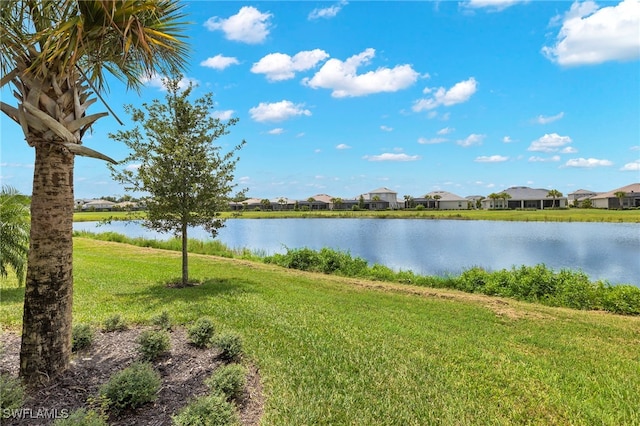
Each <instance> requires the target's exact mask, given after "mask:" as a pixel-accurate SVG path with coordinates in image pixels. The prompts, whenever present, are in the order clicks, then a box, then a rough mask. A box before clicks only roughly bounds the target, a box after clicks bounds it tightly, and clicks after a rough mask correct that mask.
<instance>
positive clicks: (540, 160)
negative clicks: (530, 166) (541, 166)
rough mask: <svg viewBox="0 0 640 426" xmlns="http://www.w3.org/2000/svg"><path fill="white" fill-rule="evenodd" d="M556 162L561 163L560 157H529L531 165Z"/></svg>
mask: <svg viewBox="0 0 640 426" xmlns="http://www.w3.org/2000/svg"><path fill="white" fill-rule="evenodd" d="M554 161H560V156H559V155H553V156H551V157H547V158H544V157H529V162H530V163H547V162H554Z"/></svg>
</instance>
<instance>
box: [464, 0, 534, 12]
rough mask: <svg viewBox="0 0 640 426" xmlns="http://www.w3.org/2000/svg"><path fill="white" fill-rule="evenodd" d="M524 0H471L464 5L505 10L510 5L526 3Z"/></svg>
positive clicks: (474, 7)
mask: <svg viewBox="0 0 640 426" xmlns="http://www.w3.org/2000/svg"><path fill="white" fill-rule="evenodd" d="M525 2H526V0H525V1H523V0H469V1H467V2H465V3H464V6H466V7H469V8H472V9H481V8H487V9H491V10H496V11H500V10H504V9H506V8H508V7H511V6H513V5H514V4H518V3H525Z"/></svg>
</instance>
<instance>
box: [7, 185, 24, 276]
mask: <svg viewBox="0 0 640 426" xmlns="http://www.w3.org/2000/svg"><path fill="white" fill-rule="evenodd" d="M28 252H29V206H28V204H27V202H26V200H25V199H24V196H21V195H20V193H19V192H18V191H17V190H16V189H15V188H12V187H10V186H6V185H4V186H3V187H2V191H1V192H0V275H1V276H3V277H5V278H6V277H7V276H8V275H9V268H11V269H13V271H14V272H15V273H16V276H17V278H18V284H19V285H22V284H23V283H24V273H25V270H26V266H27V253H28Z"/></svg>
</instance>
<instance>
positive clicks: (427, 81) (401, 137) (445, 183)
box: [0, 0, 640, 199]
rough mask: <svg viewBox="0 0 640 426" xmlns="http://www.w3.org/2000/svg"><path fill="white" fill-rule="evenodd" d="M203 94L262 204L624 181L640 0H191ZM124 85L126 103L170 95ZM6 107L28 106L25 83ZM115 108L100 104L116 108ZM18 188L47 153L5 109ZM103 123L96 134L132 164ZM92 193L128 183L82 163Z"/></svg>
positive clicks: (82, 185) (632, 122) (632, 163)
mask: <svg viewBox="0 0 640 426" xmlns="http://www.w3.org/2000/svg"><path fill="white" fill-rule="evenodd" d="M187 12H188V13H189V17H188V19H189V20H190V21H191V22H192V25H190V26H189V29H188V34H189V37H190V38H189V43H190V45H191V58H190V62H189V66H188V69H187V71H186V75H185V77H186V78H187V79H189V80H191V81H193V82H195V83H196V84H198V88H197V89H196V95H198V94H203V93H205V92H212V93H213V94H214V99H215V101H216V107H217V110H216V112H215V113H216V114H218V116H219V117H220V118H222V119H227V118H229V117H238V118H239V119H240V121H239V123H238V124H237V125H236V126H234V127H232V128H231V133H230V134H229V135H227V136H225V137H224V138H222V139H219V140H218V143H219V144H220V145H222V146H223V149H229V148H230V147H232V146H234V145H236V144H237V143H238V142H240V141H241V140H242V139H244V140H246V141H247V144H246V146H245V147H244V148H243V149H242V151H240V161H239V163H238V165H237V169H236V181H237V184H238V185H239V187H244V188H248V192H247V195H249V196H251V197H258V198H275V197H280V196H284V197H289V198H295V199H306V198H308V197H310V196H312V195H315V194H319V193H326V194H329V195H331V196H335V197H342V198H352V197H356V196H358V195H359V194H361V193H366V192H368V191H369V190H372V189H376V188H378V187H382V186H385V187H388V188H390V189H393V190H394V191H396V192H398V196H399V197H400V198H402V196H403V195H412V196H414V197H420V196H422V195H424V194H426V193H428V192H430V191H433V190H445V191H450V192H453V193H455V194H458V195H461V196H467V195H487V194H489V193H491V192H498V191H501V190H502V189H505V188H507V187H510V186H531V187H535V188H548V189H552V188H554V189H558V190H559V191H561V192H562V193H564V194H565V195H566V194H568V193H570V192H573V191H575V190H577V189H590V190H595V191H609V190H612V189H615V188H618V187H621V186H624V185H627V184H630V183H634V182H639V181H640V61H639V59H640V3H639V2H638V1H637V0H636V1H629V0H626V1H622V2H617V1H615V2H601V1H600V2H591V1H585V2H573V3H572V2H570V1H559V2H553V1H528V2H526V1H513V0H477V1H460V2H453V1H441V2H426V1H425V2H417V1H416V2H363V1H351V2H346V1H342V2H341V1H338V2H314V1H304V2H295V1H286V2H285V1H282V2H275V1H272V2H241V1H233V2H205V1H201V2H189V3H187ZM158 83H159V76H158V77H156V78H154V79H151V80H149V81H148V82H147V84H146V86H145V87H144V88H143V89H142V91H141V93H140V95H138V94H137V93H135V92H126V91H125V87H124V85H122V84H121V83H119V82H117V81H114V82H112V83H110V89H111V90H110V91H109V93H108V94H107V95H106V99H107V102H108V104H109V105H110V106H111V107H112V108H113V109H114V111H115V112H116V114H117V115H118V116H119V117H120V118H121V119H122V120H123V121H125V127H122V129H125V128H127V127H128V126H130V121H129V119H128V117H127V115H126V114H125V113H124V111H123V105H124V104H134V105H137V106H140V105H141V103H142V102H144V101H150V100H152V99H162V98H163V97H164V93H163V91H162V90H161V86H160V85H159V84H158ZM2 99H3V101H5V102H7V103H10V104H14V102H13V98H12V97H11V96H10V92H8V91H7V90H6V89H5V90H3V91H2ZM104 110H105V108H104V106H102V105H101V104H100V103H96V104H94V106H92V111H93V112H94V113H96V112H100V111H104ZM1 126H2V141H1V143H2V145H1V148H2V149H1V152H0V163H1V167H2V170H1V175H2V183H3V184H9V185H12V186H15V187H16V188H18V189H19V190H20V191H22V192H25V193H30V191H31V181H32V174H33V158H34V154H33V152H32V149H31V148H29V147H28V146H27V144H26V143H25V142H24V138H23V136H22V133H21V131H20V128H19V126H18V125H16V124H15V123H13V122H11V121H10V120H9V119H8V118H7V117H6V116H4V115H2V121H1ZM118 128H121V127H120V126H119V125H118V123H117V121H116V120H115V119H114V118H112V117H107V118H103V119H101V120H99V122H98V123H97V124H96V125H95V126H94V131H93V133H92V134H91V135H88V136H85V139H84V143H85V145H87V146H88V147H90V148H93V149H96V150H99V151H101V152H103V153H105V154H107V155H109V156H111V157H113V158H115V159H123V158H124V157H125V156H126V154H127V153H126V148H125V147H124V146H122V145H121V144H119V143H117V142H115V141H113V140H111V139H110V138H108V136H107V134H108V132H110V131H114V130H117V129H118ZM75 190H76V197H77V198H80V197H84V198H88V197H97V196H103V195H116V196H118V195H123V194H124V193H125V192H124V189H123V188H122V187H121V186H119V185H118V184H117V183H115V182H114V181H113V180H112V179H111V177H110V174H109V172H108V170H107V167H106V166H105V165H104V164H103V163H102V162H100V161H99V160H92V159H84V158H78V159H77V160H76V170H75Z"/></svg>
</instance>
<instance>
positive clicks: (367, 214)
mask: <svg viewBox="0 0 640 426" xmlns="http://www.w3.org/2000/svg"><path fill="white" fill-rule="evenodd" d="M126 214H127V213H126V212H80V213H75V214H74V220H75V221H101V220H106V219H112V220H122V219H126ZM136 214H138V215H143V214H144V212H136ZM222 215H223V217H226V218H242V219H283V218H381V219H456V220H458V219H459V220H503V221H522V222H614V223H616V222H620V223H622V222H631V223H640V210H638V209H635V210H633V209H630V210H605V209H547V210H422V211H420V210H381V211H376V210H359V211H351V210H333V211H331V210H319V211H306V212H305V211H293V210H288V211H245V212H224V213H223V214H222Z"/></svg>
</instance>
